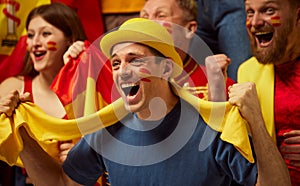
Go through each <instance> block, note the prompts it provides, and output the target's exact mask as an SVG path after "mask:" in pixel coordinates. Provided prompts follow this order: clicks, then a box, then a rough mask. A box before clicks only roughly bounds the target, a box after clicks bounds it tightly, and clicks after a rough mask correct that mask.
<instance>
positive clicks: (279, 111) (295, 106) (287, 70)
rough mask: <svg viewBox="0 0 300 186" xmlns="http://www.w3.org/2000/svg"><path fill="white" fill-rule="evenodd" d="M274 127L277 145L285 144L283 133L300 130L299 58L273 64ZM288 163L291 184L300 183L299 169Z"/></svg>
mask: <svg viewBox="0 0 300 186" xmlns="http://www.w3.org/2000/svg"><path fill="white" fill-rule="evenodd" d="M274 99H275V100H274V115H275V129H276V136H277V145H278V147H280V146H284V145H286V144H285V143H284V142H283V140H284V137H283V134H284V133H285V132H288V131H291V130H300V60H299V59H298V60H297V61H292V62H288V63H284V64H281V65H277V66H275V95H274ZM285 162H286V164H287V165H288V168H289V171H290V175H291V180H292V185H295V186H296V185H300V169H299V168H296V167H294V166H293V165H291V163H290V161H288V160H285Z"/></svg>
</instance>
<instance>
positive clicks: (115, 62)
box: [111, 61, 120, 69]
mask: <svg viewBox="0 0 300 186" xmlns="http://www.w3.org/2000/svg"><path fill="white" fill-rule="evenodd" d="M111 66H112V67H113V68H114V69H115V68H117V67H118V66H120V62H119V61H112V63H111Z"/></svg>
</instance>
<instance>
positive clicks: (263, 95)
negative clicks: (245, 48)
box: [238, 57, 276, 142]
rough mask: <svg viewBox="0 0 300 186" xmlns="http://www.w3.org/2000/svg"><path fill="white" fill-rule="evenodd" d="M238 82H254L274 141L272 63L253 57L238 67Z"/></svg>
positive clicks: (266, 123) (267, 126)
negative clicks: (265, 63)
mask: <svg viewBox="0 0 300 186" xmlns="http://www.w3.org/2000/svg"><path fill="white" fill-rule="evenodd" d="M238 82H239V83H242V82H254V83H255V84H256V90H257V94H258V98H259V101H260V105H261V110H262V114H263V117H264V121H265V125H266V128H267V130H268V132H269V134H270V136H271V137H272V139H273V140H274V141H275V142H276V133H275V124H274V86H275V85H274V65H273V64H268V65H263V64H260V63H259V62H258V61H257V59H256V58H255V57H252V58H250V59H249V60H247V61H246V62H244V63H243V64H241V66H240V67H239V71H238Z"/></svg>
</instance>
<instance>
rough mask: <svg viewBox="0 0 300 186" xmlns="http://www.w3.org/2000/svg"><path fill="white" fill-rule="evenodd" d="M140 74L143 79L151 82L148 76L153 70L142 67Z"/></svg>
mask: <svg viewBox="0 0 300 186" xmlns="http://www.w3.org/2000/svg"><path fill="white" fill-rule="evenodd" d="M139 75H140V76H141V77H142V78H141V81H144V82H148V83H150V82H151V80H150V79H149V78H147V77H149V76H151V72H150V71H149V70H148V69H146V68H140V70H139Z"/></svg>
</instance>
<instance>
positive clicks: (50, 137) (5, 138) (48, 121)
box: [0, 88, 254, 166]
mask: <svg viewBox="0 0 300 186" xmlns="http://www.w3.org/2000/svg"><path fill="white" fill-rule="evenodd" d="M177 91H178V94H179V96H180V97H181V98H183V99H184V100H186V101H187V102H188V103H190V104H191V105H192V106H193V107H195V109H197V110H198V111H199V113H200V114H201V116H202V117H203V119H204V121H205V122H207V123H209V126H211V127H212V128H213V129H214V130H217V131H220V132H222V134H221V139H222V140H224V141H227V142H229V143H232V144H233V145H234V146H235V147H236V148H237V149H238V150H239V152H240V153H241V154H242V155H243V156H244V157H245V158H246V159H247V160H248V161H249V162H254V159H253V155H252V151H251V147H250V143H249V139H248V133H247V129H246V124H247V123H246V122H245V121H244V120H243V118H242V117H241V116H240V114H239V111H238V108H237V107H235V106H232V105H230V104H229V103H228V102H217V103H214V102H208V101H204V100H202V99H199V98H197V97H195V96H193V95H191V94H190V93H189V92H187V91H186V90H184V89H181V88H179V89H177ZM127 114H128V111H126V109H125V108H124V103H123V100H122V99H121V98H120V99H118V100H116V101H115V102H113V103H112V104H110V105H108V106H106V107H104V108H103V109H101V110H99V111H97V112H96V113H93V114H90V115H87V116H84V117H81V118H78V119H72V120H63V119H58V118H54V117H51V116H49V115H47V114H45V113H44V112H43V111H42V110H41V109H40V108H38V107H37V106H36V105H34V104H32V103H29V102H27V103H21V104H20V105H19V106H18V108H17V109H16V111H15V114H14V115H13V116H12V117H11V118H10V117H7V116H6V115H5V114H1V116H0V122H1V127H0V160H3V161H5V162H7V163H8V164H9V165H19V166H22V165H21V163H20V162H19V161H17V159H18V155H19V153H20V152H21V150H22V140H21V137H20V136H19V133H18V129H19V128H20V127H21V126H24V127H25V128H26V130H27V131H28V133H29V134H30V136H31V137H32V138H34V139H35V140H36V141H37V142H38V143H39V144H40V145H41V146H42V147H43V149H44V150H45V151H46V152H48V153H49V154H51V155H53V156H55V153H57V146H56V145H57V141H64V140H69V139H74V138H78V137H81V136H82V135H86V134H89V133H92V132H95V131H97V130H99V129H102V128H104V127H107V126H110V125H112V124H114V123H116V122H117V121H119V120H120V119H121V118H123V117H125V116H126V115H127Z"/></svg>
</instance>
